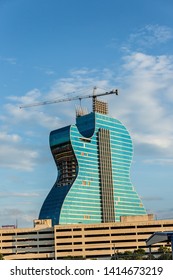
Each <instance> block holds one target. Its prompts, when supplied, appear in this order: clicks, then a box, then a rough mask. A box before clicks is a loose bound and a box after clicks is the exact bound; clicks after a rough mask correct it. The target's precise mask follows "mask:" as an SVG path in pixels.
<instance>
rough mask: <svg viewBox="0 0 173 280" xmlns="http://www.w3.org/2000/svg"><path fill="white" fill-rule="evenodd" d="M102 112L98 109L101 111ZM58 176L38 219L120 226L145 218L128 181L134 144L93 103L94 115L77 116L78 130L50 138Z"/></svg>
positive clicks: (68, 128)
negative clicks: (123, 221)
mask: <svg viewBox="0 0 173 280" xmlns="http://www.w3.org/2000/svg"><path fill="white" fill-rule="evenodd" d="M100 107H101V109H100ZM50 148H51V152H52V155H53V157H54V160H55V163H56V166H57V169H58V176H57V180H56V182H55V184H54V186H53V188H52V189H51V191H50V192H49V194H48V196H47V197H46V199H45V201H44V203H43V206H42V208H41V211H40V215H39V219H52V223H53V225H56V224H78V223H82V224H93V223H95V224H96V223H109V222H117V221H120V216H130V215H146V210H145V208H144V206H143V203H142V201H141V199H140V198H139V196H138V194H137V192H136V190H135V189H134V187H133V185H132V183H131V181H130V166H131V161H132V156H133V145H132V140H131V137H130V135H129V132H128V131H127V129H126V127H125V126H124V125H123V124H122V123H121V122H120V121H119V120H117V119H115V118H112V117H110V116H109V115H108V114H107V104H106V103H104V102H100V101H96V104H95V106H94V110H93V112H91V113H89V114H84V115H83V114H82V113H81V112H80V113H79V112H78V113H77V117H76V124H74V125H70V126H66V127H63V128H60V129H57V130H54V131H52V132H51V133H50Z"/></svg>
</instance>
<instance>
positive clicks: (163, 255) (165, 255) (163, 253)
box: [158, 246, 172, 260]
mask: <svg viewBox="0 0 173 280" xmlns="http://www.w3.org/2000/svg"><path fill="white" fill-rule="evenodd" d="M158 253H160V256H159V257H158V260H171V259H172V254H171V250H170V248H169V247H166V246H160V248H159V249H158Z"/></svg>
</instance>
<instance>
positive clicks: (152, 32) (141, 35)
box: [122, 24, 173, 51]
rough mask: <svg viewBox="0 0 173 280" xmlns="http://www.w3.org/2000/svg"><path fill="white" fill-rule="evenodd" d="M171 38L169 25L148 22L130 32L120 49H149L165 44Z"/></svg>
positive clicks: (172, 35)
mask: <svg viewBox="0 0 173 280" xmlns="http://www.w3.org/2000/svg"><path fill="white" fill-rule="evenodd" d="M171 39H173V30H172V29H171V28H170V27H168V26H161V25H158V24H155V25H152V24H148V25H146V26H144V27H142V28H140V29H137V30H136V31H135V32H133V33H131V34H130V35H129V39H128V42H126V44H125V45H124V46H123V48H122V49H123V50H126V51H127V50H128V51H132V50H133V51H134V50H136V51H137V50H144V49H145V50H146V49H151V48H153V47H157V46H158V45H160V44H166V43H167V42H168V41H170V40H171Z"/></svg>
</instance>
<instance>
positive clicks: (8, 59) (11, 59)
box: [0, 56, 17, 65]
mask: <svg viewBox="0 0 173 280" xmlns="http://www.w3.org/2000/svg"><path fill="white" fill-rule="evenodd" d="M0 61H1V62H5V63H8V64H11V65H15V64H17V59H16V58H14V57H2V56H0Z"/></svg>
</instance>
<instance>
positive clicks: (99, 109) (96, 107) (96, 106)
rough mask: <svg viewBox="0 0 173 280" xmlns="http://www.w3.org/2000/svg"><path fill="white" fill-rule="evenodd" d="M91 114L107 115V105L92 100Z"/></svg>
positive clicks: (95, 99) (94, 99)
mask: <svg viewBox="0 0 173 280" xmlns="http://www.w3.org/2000/svg"><path fill="white" fill-rule="evenodd" d="M93 112H96V113H100V114H103V115H108V103H107V102H104V101H100V100H97V98H96V97H95V98H93Z"/></svg>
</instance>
